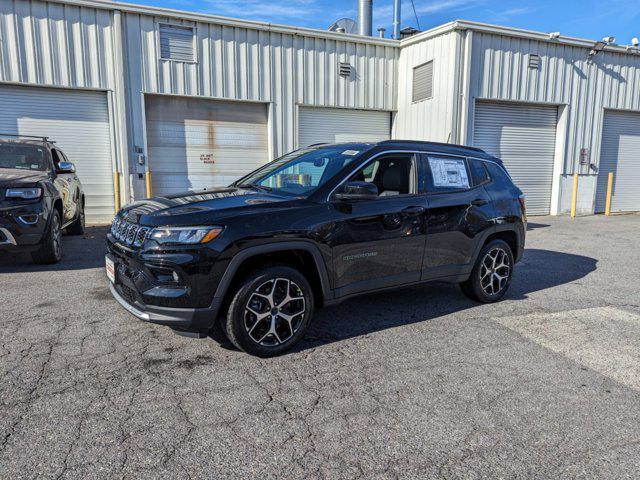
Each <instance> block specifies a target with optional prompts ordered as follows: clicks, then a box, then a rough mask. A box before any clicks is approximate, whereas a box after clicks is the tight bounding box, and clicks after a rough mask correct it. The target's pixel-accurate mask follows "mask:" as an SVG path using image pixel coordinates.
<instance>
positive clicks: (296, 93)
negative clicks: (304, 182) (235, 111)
mask: <svg viewBox="0 0 640 480" xmlns="http://www.w3.org/2000/svg"><path fill="white" fill-rule="evenodd" d="M166 20H167V19H166V18H163V17H155V16H151V15H140V14H136V13H131V12H127V13H125V14H124V24H125V31H126V37H127V38H126V40H127V41H126V45H127V49H128V50H127V55H126V57H127V62H128V72H129V73H128V74H129V77H130V84H131V91H132V92H138V91H142V92H145V93H165V94H172V95H189V96H192V95H196V96H206V97H214V98H220V99H228V100H250V101H255V102H270V103H271V110H272V112H271V117H270V118H271V122H272V123H271V129H270V131H271V132H272V137H271V147H272V148H271V150H272V152H273V154H274V155H275V156H279V155H282V154H284V153H287V152H289V151H291V150H293V149H294V148H295V146H296V140H297V138H296V136H295V131H296V129H295V127H296V124H297V118H296V105H298V104H305V105H315V106H323V107H347V108H361V109H374V110H375V109H379V110H393V109H395V106H396V98H397V95H396V93H397V91H396V82H397V58H398V56H399V49H398V47H397V46H396V45H395V44H393V43H392V42H391V41H390V40H381V39H373V38H370V37H369V38H366V39H365V38H363V39H362V41H361V42H359V41H358V39H351V38H345V40H341V39H339V38H326V37H323V36H319V37H318V38H314V37H312V36H309V35H293V34H288V33H280V32H277V31H266V30H264V29H253V28H244V27H241V26H230V25H222V24H216V23H204V22H194V21H188V20H183V21H180V20H178V19H171V21H172V23H180V24H182V25H184V26H192V27H195V28H196V32H197V39H196V42H195V45H196V49H197V51H196V58H197V59H198V60H197V62H196V63H188V62H176V61H166V60H162V59H160V54H159V53H160V52H158V51H157V49H158V42H157V32H156V29H157V25H158V22H162V21H166ZM340 62H348V63H349V64H350V65H351V66H352V67H353V69H354V72H355V74H354V75H352V76H351V77H349V78H345V77H341V76H340V75H339V74H338V64H339V63H340ZM139 101H140V99H139V96H138V95H136V94H132V96H131V104H132V105H133V106H134V108H135V105H136V104H137V103H138V102H139ZM139 134H140V132H139V131H138V132H134V135H135V136H138V135H139ZM137 141H139V140H137Z"/></svg>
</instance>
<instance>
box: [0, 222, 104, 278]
mask: <svg viewBox="0 0 640 480" xmlns="http://www.w3.org/2000/svg"><path fill="white" fill-rule="evenodd" d="M108 230H109V227H108V226H100V227H87V229H86V231H85V233H84V235H79V236H71V235H64V236H63V237H62V260H61V261H60V262H59V263H56V264H54V265H37V264H35V263H33V261H32V260H31V255H30V254H29V253H21V254H15V253H11V252H6V251H5V252H0V273H20V272H57V271H65V270H85V269H89V268H98V267H104V254H105V252H106V250H107V249H106V245H105V238H106V236H107V231H108Z"/></svg>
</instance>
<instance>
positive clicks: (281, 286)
mask: <svg viewBox="0 0 640 480" xmlns="http://www.w3.org/2000/svg"><path fill="white" fill-rule="evenodd" d="M312 315H313V293H312V291H311V285H309V282H308V281H307V279H306V278H305V277H304V276H303V275H302V274H301V273H300V272H298V271H297V270H295V269H293V268H290V267H284V266H274V267H267V268H263V269H260V270H258V271H256V272H254V273H251V274H250V275H249V276H247V277H246V278H245V279H244V281H243V282H242V284H241V285H240V286H239V288H238V290H237V291H236V292H235V295H234V297H233V300H232V301H231V305H230V306H229V311H228V312H227V318H226V325H225V331H226V334H227V336H228V337H229V340H230V341H231V342H232V343H233V344H234V345H235V346H236V347H238V348H239V349H240V350H243V351H245V352H247V353H250V354H252V355H257V356H260V357H271V356H274V355H279V354H281V353H283V352H285V351H287V350H289V349H290V348H291V347H293V346H294V345H295V344H296V343H297V342H298V341H299V340H300V339H301V338H302V337H303V336H304V333H305V331H306V329H307V326H308V325H309V320H310V319H311V316H312Z"/></svg>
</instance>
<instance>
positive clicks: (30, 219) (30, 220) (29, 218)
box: [18, 214, 38, 225]
mask: <svg viewBox="0 0 640 480" xmlns="http://www.w3.org/2000/svg"><path fill="white" fill-rule="evenodd" d="M18 219H19V220H20V221H21V222H22V223H24V224H26V225H35V224H36V223H38V215H37V214H33V215H20V216H19V217H18Z"/></svg>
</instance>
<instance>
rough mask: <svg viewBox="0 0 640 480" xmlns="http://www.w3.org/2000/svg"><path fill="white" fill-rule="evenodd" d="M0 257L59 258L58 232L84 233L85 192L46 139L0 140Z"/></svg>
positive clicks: (41, 260)
mask: <svg viewBox="0 0 640 480" xmlns="http://www.w3.org/2000/svg"><path fill="white" fill-rule="evenodd" d="M0 137H4V138H0V255H2V254H5V255H6V254H7V253H8V252H16V251H21V252H22V251H26V252H31V257H32V258H33V260H34V261H35V262H36V263H56V262H58V261H60V259H61V258H62V243H61V237H62V230H63V229H66V231H67V232H68V233H70V234H72V235H81V234H82V233H83V232H84V223H85V216H84V192H83V190H82V185H81V183H80V180H79V179H78V176H77V175H76V173H75V171H76V170H75V166H74V165H73V163H71V162H69V161H68V160H67V157H66V156H65V155H64V153H62V150H60V149H59V148H57V147H56V146H55V145H54V142H52V141H50V140H48V139H47V138H46V137H35V138H34V137H30V138H27V137H18V136H17V135H6V134H0Z"/></svg>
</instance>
